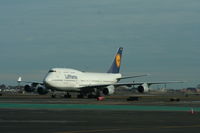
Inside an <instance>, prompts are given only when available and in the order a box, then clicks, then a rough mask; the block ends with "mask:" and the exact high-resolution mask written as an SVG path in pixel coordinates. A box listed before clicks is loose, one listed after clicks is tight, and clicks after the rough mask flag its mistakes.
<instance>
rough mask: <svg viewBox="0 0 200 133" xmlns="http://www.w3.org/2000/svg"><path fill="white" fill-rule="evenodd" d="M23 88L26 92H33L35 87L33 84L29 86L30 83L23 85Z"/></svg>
mask: <svg viewBox="0 0 200 133" xmlns="http://www.w3.org/2000/svg"><path fill="white" fill-rule="evenodd" d="M24 90H25V91H26V92H34V90H35V88H34V87H33V86H31V85H25V86H24Z"/></svg>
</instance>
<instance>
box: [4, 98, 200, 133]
mask: <svg viewBox="0 0 200 133" xmlns="http://www.w3.org/2000/svg"><path fill="white" fill-rule="evenodd" d="M161 101H162V100H161ZM115 102H116V103H115ZM184 103H185V102H182V103H180V102H173V103H170V102H164V101H162V102H161V103H158V101H157V100H154V101H151V102H149V101H145V100H143V101H138V102H133V101H132V102H127V101H126V100H122V99H120V98H119V99H118V98H113V99H112V98H110V99H106V100H105V101H97V100H95V99H59V98H58V99H50V98H49V97H46V96H44V97H41V96H31V97H29V96H19V97H17V96H12V97H9V96H3V97H0V132H2V133H17V132H18V133H27V132H29V133H35V132H42V133H130V132H137V133H145V132H147V133H166V132H176V133H179V132H180V133H188V132H193V133H198V132H199V130H200V112H199V111H200V108H199V106H198V102H197V103H196V102H195V104H191V105H190V104H189V101H188V103H186V104H184ZM192 110H193V112H192Z"/></svg>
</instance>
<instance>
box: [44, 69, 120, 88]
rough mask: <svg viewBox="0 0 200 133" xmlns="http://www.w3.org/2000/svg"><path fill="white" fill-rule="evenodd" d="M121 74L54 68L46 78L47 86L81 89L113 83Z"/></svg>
mask: <svg viewBox="0 0 200 133" xmlns="http://www.w3.org/2000/svg"><path fill="white" fill-rule="evenodd" d="M118 78H121V74H119V73H117V74H112V73H91V72H82V71H78V70H75V69H67V68H53V69H51V70H50V71H49V73H48V74H47V75H46V77H45V78H44V84H45V87H47V88H51V89H54V90H62V91H79V90H80V88H82V87H88V86H95V85H104V84H113V83H116V82H118V80H117V79H118Z"/></svg>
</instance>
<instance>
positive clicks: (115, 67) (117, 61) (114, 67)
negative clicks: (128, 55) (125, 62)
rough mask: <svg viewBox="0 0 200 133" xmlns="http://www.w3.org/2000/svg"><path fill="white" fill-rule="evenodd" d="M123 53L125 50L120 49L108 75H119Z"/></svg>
mask: <svg viewBox="0 0 200 133" xmlns="http://www.w3.org/2000/svg"><path fill="white" fill-rule="evenodd" d="M122 51H123V48H122V47H120V48H119V49H118V51H117V54H116V55H115V59H114V61H113V63H112V66H111V67H110V69H109V70H108V72H107V73H119V70H120V66H121V59H122Z"/></svg>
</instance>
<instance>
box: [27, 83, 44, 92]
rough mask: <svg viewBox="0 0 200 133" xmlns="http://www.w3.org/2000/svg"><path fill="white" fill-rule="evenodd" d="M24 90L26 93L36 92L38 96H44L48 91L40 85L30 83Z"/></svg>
mask: <svg viewBox="0 0 200 133" xmlns="http://www.w3.org/2000/svg"><path fill="white" fill-rule="evenodd" d="M24 90H25V91H26V92H37V93H39V94H40V95H45V94H47V93H48V90H47V89H46V88H45V87H44V86H43V85H41V84H38V83H32V84H31V85H25V86H24Z"/></svg>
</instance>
